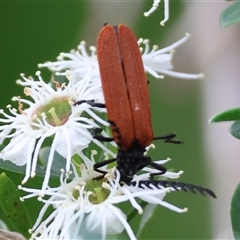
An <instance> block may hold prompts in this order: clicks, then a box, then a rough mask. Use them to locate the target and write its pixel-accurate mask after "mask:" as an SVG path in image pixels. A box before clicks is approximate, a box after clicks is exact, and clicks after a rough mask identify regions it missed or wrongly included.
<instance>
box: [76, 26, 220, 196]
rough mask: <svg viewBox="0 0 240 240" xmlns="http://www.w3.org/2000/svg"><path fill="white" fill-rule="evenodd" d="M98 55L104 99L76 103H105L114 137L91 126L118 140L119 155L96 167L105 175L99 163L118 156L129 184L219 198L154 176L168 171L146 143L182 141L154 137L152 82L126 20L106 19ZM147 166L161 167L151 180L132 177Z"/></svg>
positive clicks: (96, 132)
mask: <svg viewBox="0 0 240 240" xmlns="http://www.w3.org/2000/svg"><path fill="white" fill-rule="evenodd" d="M97 56H98V62H99V70H100V76H101V82H102V89H103V94H104V98H105V104H102V103H96V102H95V101H94V100H80V101H78V102H76V103H75V105H76V104H82V103H88V104H90V105H91V106H93V107H106V108H107V115H108V122H109V123H110V127H111V130H112V135H113V138H106V137H103V136H101V135H99V133H100V132H101V131H102V129H100V128H95V129H93V131H92V135H93V137H94V138H96V139H98V140H100V141H109V142H110V141H115V143H116V144H117V146H118V153H117V157H116V158H113V159H108V160H104V161H102V162H98V163H95V164H94V170H95V171H97V172H99V173H102V174H103V176H104V175H105V174H106V173H107V172H105V171H103V170H101V169H99V168H100V167H102V166H105V165H107V164H109V163H112V162H114V161H116V168H117V169H118V171H119V173H120V182H124V183H125V184H127V185H129V186H135V185H138V186H139V187H140V188H141V187H142V188H152V187H153V186H154V187H157V188H161V187H164V188H166V187H170V188H172V189H175V190H183V191H185V192H187V190H190V191H191V192H193V193H196V191H198V192H200V193H201V194H202V195H204V196H205V194H208V195H210V196H212V197H213V198H216V195H215V194H214V193H213V192H212V191H211V190H209V189H207V188H203V187H201V186H196V185H193V184H187V183H182V182H175V181H165V180H154V176H155V175H162V174H164V173H165V172H166V168H165V167H164V166H162V165H160V164H157V163H154V162H153V161H152V160H151V158H150V157H148V156H145V155H144V153H145V151H146V147H147V146H149V145H150V144H151V143H152V142H153V140H158V139H159V140H164V142H169V143H175V144H180V143H183V142H182V141H180V140H177V139H173V138H174V137H175V136H176V135H175V133H171V134H168V135H165V136H159V137H153V130H152V123H151V111H150V102H149V94H148V87H147V84H148V81H147V78H146V75H145V71H144V67H143V62H142V57H141V53H140V50H139V47H138V44H137V39H136V37H135V35H134V33H133V32H132V31H131V30H130V29H129V28H128V27H127V26H125V25H123V24H120V25H118V26H114V27H112V26H111V25H109V24H105V26H104V27H103V29H102V30H101V31H100V33H99V36H98V40H97ZM148 165H149V166H152V167H154V168H155V169H157V170H159V172H157V173H151V174H150V179H149V180H141V181H138V182H136V181H132V180H133V176H134V175H135V174H136V173H137V172H138V171H140V170H142V169H143V168H144V167H146V166H148ZM103 176H102V177H103ZM100 178H101V177H100Z"/></svg>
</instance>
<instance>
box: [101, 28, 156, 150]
mask: <svg viewBox="0 0 240 240" xmlns="http://www.w3.org/2000/svg"><path fill="white" fill-rule="evenodd" d="M97 56H98V61H99V68H100V74H101V80H102V88H103V93H104V98H105V105H106V108H107V114H108V120H109V121H111V122H114V123H115V125H116V126H117V128H118V131H119V133H120V136H121V139H119V134H118V133H116V131H115V129H113V128H114V127H113V126H111V127H112V132H113V138H114V141H115V142H116V143H117V144H118V145H119V146H120V147H121V149H122V150H127V149H129V148H130V147H131V146H132V144H133V142H134V141H136V142H138V144H139V145H140V146H142V147H146V146H148V145H149V144H151V143H152V141H153V130H152V122H151V112H150V102H149V94H148V86H147V79H146V74H145V72H144V67H143V62H142V57H141V53H140V50H139V46H138V44H137V39H136V37H135V35H134V33H133V32H132V31H131V30H130V29H129V28H128V27H127V26H125V25H123V24H120V25H118V26H116V27H112V26H111V25H106V26H105V27H103V29H102V30H101V31H100V33H99V36H98V40H97Z"/></svg>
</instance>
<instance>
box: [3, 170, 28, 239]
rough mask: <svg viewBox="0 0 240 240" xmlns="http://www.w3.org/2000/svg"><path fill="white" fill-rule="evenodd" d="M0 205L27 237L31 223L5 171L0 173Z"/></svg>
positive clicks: (20, 231)
mask: <svg viewBox="0 0 240 240" xmlns="http://www.w3.org/2000/svg"><path fill="white" fill-rule="evenodd" d="M0 206H1V208H2V210H3V211H4V213H5V214H6V216H7V217H8V219H9V221H10V222H11V223H12V224H13V225H14V226H15V227H16V229H17V230H18V231H19V233H21V234H22V235H23V236H25V237H26V238H27V239H28V238H29V233H28V229H29V228H30V226H31V224H30V221H29V217H28V213H27V210H26V208H25V206H24V204H23V202H22V201H20V195H19V192H18V190H17V188H16V187H15V185H14V183H13V182H12V181H11V179H10V178H8V177H7V176H6V174H5V173H2V174H1V175H0Z"/></svg>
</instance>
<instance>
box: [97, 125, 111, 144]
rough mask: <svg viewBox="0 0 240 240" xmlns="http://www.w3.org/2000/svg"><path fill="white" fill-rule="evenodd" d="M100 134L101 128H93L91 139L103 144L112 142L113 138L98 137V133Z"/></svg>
mask: <svg viewBox="0 0 240 240" xmlns="http://www.w3.org/2000/svg"><path fill="white" fill-rule="evenodd" d="M101 132H102V129H101V128H94V129H93V130H92V136H93V138H95V139H97V140H99V141H103V142H112V141H113V138H109V137H103V136H100V135H98V134H99V133H101Z"/></svg>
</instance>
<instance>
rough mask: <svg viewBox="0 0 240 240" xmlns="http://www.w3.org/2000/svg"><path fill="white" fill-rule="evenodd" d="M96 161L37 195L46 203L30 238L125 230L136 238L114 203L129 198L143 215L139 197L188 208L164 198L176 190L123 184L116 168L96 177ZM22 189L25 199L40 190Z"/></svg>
mask: <svg viewBox="0 0 240 240" xmlns="http://www.w3.org/2000/svg"><path fill="white" fill-rule="evenodd" d="M166 161H167V160H165V161H160V162H159V161H158V163H162V164H163V163H165V162H166ZM93 163H94V161H92V162H88V163H87V164H82V165H80V171H81V176H77V175H76V174H73V176H74V177H73V178H72V179H70V177H71V175H69V173H67V174H66V173H65V172H64V171H62V174H61V177H60V186H59V187H56V188H51V187H48V188H47V189H46V190H45V195H46V196H47V197H48V198H42V197H39V198H38V199H39V200H40V201H42V202H43V203H44V207H43V208H42V210H41V212H40V214H39V217H38V219H37V221H36V223H35V225H34V226H33V228H32V229H31V232H32V233H33V234H32V238H31V239H35V238H38V239H86V237H88V238H89V236H92V238H93V239H106V235H108V234H119V233H121V232H122V231H123V230H124V229H125V230H126V232H127V234H128V235H129V238H130V239H136V236H135V235H134V233H133V231H132V229H131V227H130V225H129V223H128V221H127V218H126V215H125V214H124V213H123V212H122V211H121V209H119V208H118V207H117V206H115V205H116V204H119V203H122V202H127V201H129V202H130V204H131V205H132V208H134V209H135V210H136V211H137V212H138V213H139V214H142V213H143V209H142V207H141V205H140V204H139V203H138V202H137V200H136V199H140V200H143V201H145V202H148V203H152V204H155V205H161V206H164V207H166V208H169V209H171V210H173V211H176V212H178V213H183V212H186V211H187V209H186V208H183V209H181V208H178V207H176V206H174V205H172V204H169V203H167V202H165V201H163V198H164V197H165V195H166V194H167V193H168V192H169V191H175V189H173V188H164V187H158V188H157V187H154V186H153V187H152V188H148V187H146V188H143V187H142V186H141V187H140V186H139V185H138V184H137V185H135V186H131V185H130V186H128V185H125V184H124V185H121V184H120V183H119V180H120V174H119V172H118V171H115V169H110V170H108V174H106V175H105V178H104V179H101V180H96V178H97V177H99V173H97V172H96V171H93V165H92V166H91V164H93ZM89 164H90V165H89ZM86 165H88V167H86ZM145 170H147V169H145ZM74 171H75V172H76V170H74ZM114 172H116V176H115V174H114ZM181 173H182V171H180V172H178V173H173V172H167V173H166V174H164V176H165V177H170V178H178V177H179V176H180V174H181ZM69 179H70V180H69ZM141 179H146V176H145V174H142V175H139V176H138V177H137V178H136V179H135V180H137V181H140V180H141ZM20 189H22V190H24V191H26V192H28V193H29V195H26V196H25V197H23V198H22V200H24V199H27V198H30V197H34V196H35V197H37V196H39V194H40V193H41V192H40V190H36V189H29V188H23V187H20ZM50 206H53V207H54V211H53V212H52V214H51V215H50V216H48V217H47V218H46V219H45V220H44V221H42V219H43V216H44V214H45V212H46V211H47V209H48V208H49V207H50Z"/></svg>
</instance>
